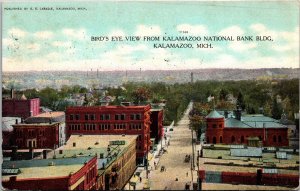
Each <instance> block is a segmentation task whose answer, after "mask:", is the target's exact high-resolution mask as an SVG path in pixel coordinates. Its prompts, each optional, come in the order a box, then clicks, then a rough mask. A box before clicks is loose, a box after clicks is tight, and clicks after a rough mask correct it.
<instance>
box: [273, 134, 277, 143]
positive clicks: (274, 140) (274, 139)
mask: <svg viewBox="0 0 300 191" xmlns="http://www.w3.org/2000/svg"><path fill="white" fill-rule="evenodd" d="M273 142H274V143H276V142H277V140H276V135H274V136H273Z"/></svg>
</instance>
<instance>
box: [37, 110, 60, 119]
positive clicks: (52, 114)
mask: <svg viewBox="0 0 300 191" xmlns="http://www.w3.org/2000/svg"><path fill="white" fill-rule="evenodd" d="M62 115H65V112H63V111H51V112H46V113H41V114H39V115H36V116H34V117H49V118H52V117H60V116H62Z"/></svg>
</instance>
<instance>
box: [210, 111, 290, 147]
mask: <svg viewBox="0 0 300 191" xmlns="http://www.w3.org/2000/svg"><path fill="white" fill-rule="evenodd" d="M206 125H207V127H206V133H205V136H206V142H207V143H212V144H247V145H251V146H258V145H260V146H275V147H280V146H288V145H289V140H288V128H287V126H285V125H282V124H280V123H278V121H277V120H275V119H273V118H270V117H266V116H263V115H261V114H258V115H244V116H242V115H241V112H240V111H239V110H237V111H236V112H235V117H227V114H226V118H225V117H224V116H223V115H220V114H219V113H218V112H217V111H216V110H213V111H212V112H210V113H209V115H207V116H206ZM255 142H256V143H255Z"/></svg>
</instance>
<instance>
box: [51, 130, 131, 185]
mask: <svg viewBox="0 0 300 191" xmlns="http://www.w3.org/2000/svg"><path fill="white" fill-rule="evenodd" d="M136 138H137V135H125V136H123V135H71V137H70V138H69V140H68V141H67V143H66V145H64V146H62V147H60V148H58V149H57V150H56V152H55V153H56V154H55V157H56V158H68V157H75V156H76V157H83V156H89V155H97V160H98V178H97V190H122V189H123V187H124V186H125V185H126V183H127V182H128V181H129V179H130V178H131V176H132V175H133V173H134V172H135V170H136Z"/></svg>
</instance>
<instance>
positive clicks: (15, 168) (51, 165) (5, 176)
mask: <svg viewBox="0 0 300 191" xmlns="http://www.w3.org/2000/svg"><path fill="white" fill-rule="evenodd" d="M97 168H98V167H97V158H96V157H95V156H94V157H93V156H88V157H78V158H63V159H42V160H22V161H4V162H3V164H2V186H3V187H4V188H7V189H10V190H12V189H17V190H95V189H96V187H97V184H96V180H97V175H98V171H97Z"/></svg>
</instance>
